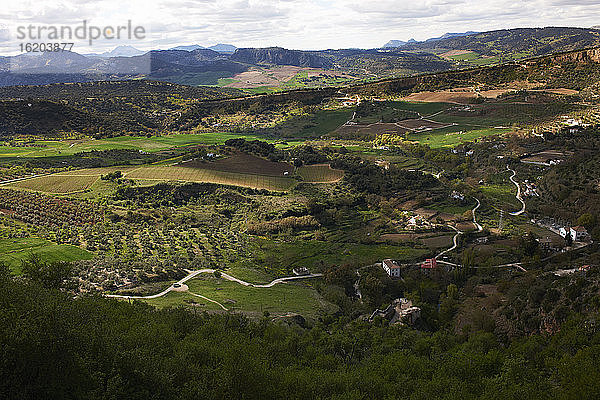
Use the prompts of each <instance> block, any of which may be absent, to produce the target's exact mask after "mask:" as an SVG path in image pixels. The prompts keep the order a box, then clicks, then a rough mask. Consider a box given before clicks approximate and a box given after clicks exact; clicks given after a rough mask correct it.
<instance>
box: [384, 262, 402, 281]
mask: <svg viewBox="0 0 600 400" xmlns="http://www.w3.org/2000/svg"><path fill="white" fill-rule="evenodd" d="M382 266H383V270H384V271H385V272H386V273H387V274H388V275H389V276H391V277H392V278H399V277H400V266H399V265H398V263H397V262H396V261H393V260H390V259H389V258H388V259H386V260H383V262H382Z"/></svg>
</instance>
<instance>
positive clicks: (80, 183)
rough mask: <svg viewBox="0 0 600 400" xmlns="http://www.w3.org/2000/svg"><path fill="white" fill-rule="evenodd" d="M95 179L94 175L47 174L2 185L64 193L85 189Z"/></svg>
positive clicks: (96, 177) (43, 191)
mask: <svg viewBox="0 0 600 400" xmlns="http://www.w3.org/2000/svg"><path fill="white" fill-rule="evenodd" d="M97 180H98V176H94V175H49V176H40V177H37V178H32V179H24V180H21V181H17V182H14V183H10V184H8V185H4V187H7V188H11V189H25V190H35V191H38V192H42V193H50V194H66V193H75V192H82V191H84V190H87V189H89V188H90V187H91V186H92V185H93V184H94V183H95V182H96V181H97Z"/></svg>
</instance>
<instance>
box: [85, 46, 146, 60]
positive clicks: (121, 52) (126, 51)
mask: <svg viewBox="0 0 600 400" xmlns="http://www.w3.org/2000/svg"><path fill="white" fill-rule="evenodd" d="M144 53H146V52H145V51H142V50H139V49H136V48H135V47H133V46H127V45H125V46H117V47H115V48H114V49H113V50H111V51H105V52H104V53H89V54H83V55H84V56H87V57H105V58H110V57H133V56H141V55H142V54H144Z"/></svg>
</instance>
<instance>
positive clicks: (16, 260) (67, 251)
mask: <svg viewBox="0 0 600 400" xmlns="http://www.w3.org/2000/svg"><path fill="white" fill-rule="evenodd" d="M32 254H35V255H38V256H40V257H41V258H43V259H44V260H45V261H47V262H53V261H75V260H87V259H91V258H92V257H93V256H94V255H93V254H92V253H89V252H87V251H85V250H83V249H80V248H79V247H76V246H72V245H68V244H60V245H59V244H55V243H52V242H50V241H48V240H44V239H36V238H18V239H16V238H14V239H0V262H4V263H5V264H7V265H8V266H9V267H10V269H11V271H12V273H13V274H15V275H19V274H20V273H21V261H22V260H26V259H27V258H29V257H30V256H31V255H32Z"/></svg>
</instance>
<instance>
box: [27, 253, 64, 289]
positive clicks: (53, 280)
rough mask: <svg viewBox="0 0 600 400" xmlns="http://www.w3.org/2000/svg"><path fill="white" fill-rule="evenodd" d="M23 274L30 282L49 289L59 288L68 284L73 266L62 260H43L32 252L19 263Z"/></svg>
mask: <svg viewBox="0 0 600 400" xmlns="http://www.w3.org/2000/svg"><path fill="white" fill-rule="evenodd" d="M21 271H23V276H24V277H26V278H27V279H29V280H30V281H32V282H35V283H37V284H40V285H42V286H43V287H45V288H49V289H60V288H65V287H68V286H70V283H69V280H70V278H71V277H72V276H73V266H72V265H71V263H68V262H64V261H56V262H51V263H49V262H45V261H43V260H42V259H41V258H40V257H39V256H38V255H36V254H32V255H31V256H30V257H29V258H28V259H26V260H24V261H23V262H22V263H21Z"/></svg>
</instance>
